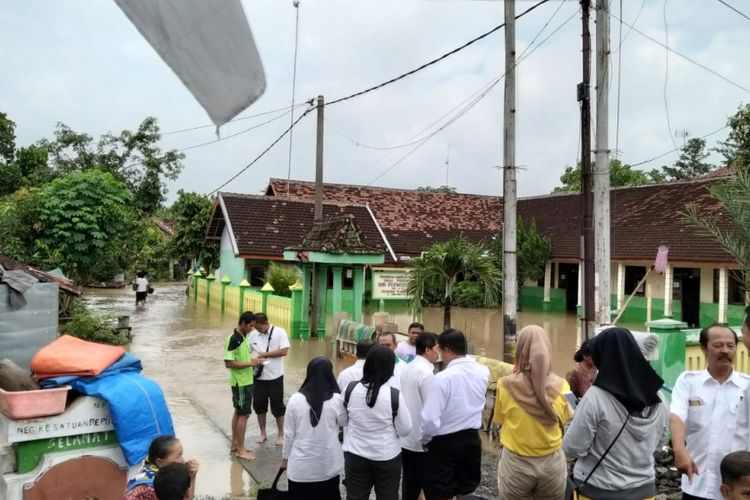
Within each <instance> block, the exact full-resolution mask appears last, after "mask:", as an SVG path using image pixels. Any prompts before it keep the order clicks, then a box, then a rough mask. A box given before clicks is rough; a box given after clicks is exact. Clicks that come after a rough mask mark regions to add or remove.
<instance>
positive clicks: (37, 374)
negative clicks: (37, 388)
mask: <svg viewBox="0 0 750 500" xmlns="http://www.w3.org/2000/svg"><path fill="white" fill-rule="evenodd" d="M123 354H125V349H123V348H122V347H119V346H112V345H104V344H97V343H95V342H87V341H85V340H81V339H79V338H76V337H71V336H70V335H63V336H62V337H60V338H59V339H57V340H55V341H54V342H52V343H51V344H48V345H46V346H45V347H42V348H41V349H40V350H39V352H37V353H36V354H35V355H34V357H33V358H32V360H31V371H32V372H34V378H36V379H37V380H41V379H45V378H51V377H65V376H77V377H94V376H96V375H99V374H100V373H101V372H103V371H104V370H105V369H106V368H107V367H108V366H109V365H111V364H112V363H114V362H115V361H117V360H118V359H120V358H121V357H122V355H123Z"/></svg>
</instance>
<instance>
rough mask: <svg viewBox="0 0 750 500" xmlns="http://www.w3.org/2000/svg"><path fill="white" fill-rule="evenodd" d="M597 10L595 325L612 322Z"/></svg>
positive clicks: (603, 3)
mask: <svg viewBox="0 0 750 500" xmlns="http://www.w3.org/2000/svg"><path fill="white" fill-rule="evenodd" d="M610 1H611V0H597V8H596V168H595V172H596V173H595V175H594V233H595V234H596V259H595V268H596V271H595V273H596V274H595V277H596V298H597V300H596V323H597V325H609V324H610V323H611V322H612V317H611V315H612V313H611V311H610V309H611V305H610V301H611V291H610V290H611V285H610V281H611V269H610V265H611V257H610V255H611V251H610V207H609V4H610Z"/></svg>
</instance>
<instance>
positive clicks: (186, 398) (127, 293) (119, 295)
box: [85, 284, 627, 498]
mask: <svg viewBox="0 0 750 500" xmlns="http://www.w3.org/2000/svg"><path fill="white" fill-rule="evenodd" d="M155 288H156V292H155V293H154V294H153V295H150V296H149V298H148V304H147V306H146V308H145V309H144V310H136V308H135V299H134V293H133V292H132V291H131V290H130V289H119V290H99V289H97V290H93V289H92V290H87V291H86V295H85V298H86V300H87V301H88V303H89V304H90V305H91V306H92V308H93V309H94V310H97V311H100V312H104V313H107V314H111V315H113V316H121V315H127V316H130V325H131V327H132V328H133V335H134V338H133V343H132V344H131V346H130V352H131V353H133V354H134V355H135V356H137V357H139V358H140V359H141V361H142V363H143V368H144V374H145V375H146V376H148V377H151V378H153V379H154V380H156V381H157V382H158V383H159V384H160V385H161V387H162V388H163V390H164V392H165V394H166V397H167V401H168V403H169V406H170V410H171V412H172V417H173V419H174V421H175V427H176V432H177V435H178V437H179V438H180V439H181V440H182V441H183V444H184V448H185V454H186V456H187V457H189V458H195V459H197V460H198V461H199V462H200V464H201V466H200V472H199V474H198V480H197V484H196V495H197V496H201V495H202V496H206V497H209V496H210V497H213V498H254V497H255V491H256V489H257V485H255V483H254V482H253V480H252V479H251V478H250V476H249V475H248V474H247V472H245V470H244V469H243V467H242V466H241V465H240V464H239V463H237V462H236V461H235V460H233V459H232V457H231V456H230V454H229V438H228V436H229V435H230V424H231V419H232V413H233V409H232V403H231V392H230V388H229V384H228V374H227V370H226V369H225V368H224V363H223V361H222V359H223V342H224V339H225V338H226V336H227V335H229V334H230V333H231V332H232V329H233V328H234V326H235V324H236V322H237V318H235V317H234V316H233V315H229V314H226V315H222V314H221V312H219V311H217V310H214V309H211V308H209V307H207V306H206V305H205V304H195V303H193V301H192V300H187V297H186V295H185V286H184V285H182V284H170V285H156V286H155ZM442 314H443V312H442V309H427V310H425V311H424V312H423V322H424V323H425V326H426V328H427V329H428V330H431V331H435V332H439V331H440V330H441V328H440V327H441V325H442V318H443V316H442ZM368 316H369V315H366V317H368ZM412 317H413V316H412V314H411V313H410V312H408V311H406V310H405V311H403V313H398V314H395V315H393V317H392V321H394V322H396V323H397V324H398V325H399V329H400V330H401V331H404V330H405V329H406V328H405V326H404V325H408V323H409V322H411V320H412ZM528 324H538V325H540V326H542V327H543V328H545V329H546V330H547V331H548V332H549V333H550V337H551V339H552V345H553V350H554V356H553V369H554V371H555V372H556V373H558V374H560V375H564V374H565V372H566V371H567V370H568V369H570V368H571V366H572V364H573V361H572V356H573V353H574V351H575V348H576V343H577V322H576V318H575V315H572V314H569V315H568V314H559V313H541V312H533V313H532V312H520V313H519V318H518V325H519V328H521V327H522V326H524V325H528ZM452 325H453V327H454V328H457V329H459V330H462V331H463V332H464V333H465V334H466V335H467V338H468V340H469V342H470V346H471V350H472V352H473V353H474V354H477V355H484V356H489V357H492V358H496V359H502V312H501V311H498V310H466V309H461V308H453V311H452ZM625 326H627V325H625ZM291 344H292V345H291V349H290V351H289V355H288V357H287V358H286V372H285V376H284V382H285V392H286V396H287V398H288V397H289V396H291V394H292V393H294V392H295V391H296V390H297V389H298V388H299V386H300V385H301V384H302V381H303V380H304V376H305V371H306V367H307V363H308V361H309V360H310V359H312V358H313V357H315V356H321V355H325V356H328V357H330V358H331V360H332V361H333V364H334V370H335V371H336V372H337V373H338V371H339V370H341V369H342V368H344V367H345V363H347V362H346V361H342V360H338V359H337V358H336V356H335V355H334V353H333V345H332V343H331V342H330V340H329V341H326V340H324V339H321V340H317V339H313V340H310V341H303V340H292V341H291ZM269 420H270V418H269ZM275 431H276V425H275V422H269V424H268V432H269V439H270V440H272V438H273V437H275ZM257 435H258V427H257V421H256V419H255V416H254V415H253V416H251V418H250V420H249V421H248V430H247V443H248V445H251V446H250V447H251V449H254V450H257V446H258V445H255V443H254V441H255V438H256V437H257ZM265 447H268V448H269V449H270V448H272V445H270V444H267V445H265ZM256 454H257V453H256ZM274 454H280V451H279V450H278V449H276V450H275V451H274ZM279 456H280V455H279ZM251 467H252V465H251ZM270 479H272V477H271V478H270Z"/></svg>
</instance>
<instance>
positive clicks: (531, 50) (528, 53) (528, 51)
mask: <svg viewBox="0 0 750 500" xmlns="http://www.w3.org/2000/svg"><path fill="white" fill-rule="evenodd" d="M558 10H559V9H558ZM578 12H580V9H578V10H576V11H575V12H573V14H572V15H571V16H570V17H568V18H567V19H566V20H565V21H564V22H563V23H562V24H561V25H560V26H558V27H557V28H555V30H554V31H552V32H551V33H550V34H549V35H548V36H547V37H546V38H545V39H544V40H542V41H541V42H539V44H537V45H536V46H535V47H534V48H531V45H529V46H528V47H527V48H526V50H524V52H523V53H522V54H521V56H520V57H519V58H518V60H517V61H516V64H515V65H514V69H515V68H516V67H518V65H519V64H520V63H521V62H522V61H523V60H525V59H526V58H528V57H529V56H531V54H532V53H534V51H535V50H536V49H538V48H539V47H541V46H542V45H544V43H545V42H546V41H547V40H549V39H550V38H552V37H553V36H554V35H555V34H556V33H557V32H558V31H560V30H561V29H562V28H563V27H564V26H565V25H566V24H568V23H569V22H570V21H571V20H572V19H573V18H574V17H575V16H576V15H577V14H578ZM555 13H557V12H555ZM550 21H551V19H550ZM548 24H549V21H548V22H547V24H545V25H544V27H543V28H542V30H544V29H545V28H546V26H547V25H548ZM536 38H538V37H535V39H536ZM505 76H506V73H503V74H502V75H500V76H499V77H497V78H496V79H495V80H494V81H493V82H491V83H490V84H489V85H488V86H486V88H485V89H484V90H483V91H482V92H481V93H480V94H479V95H478V96H477V97H475V98H474V100H473V101H471V102H470V103H469V104H468V105H466V106H465V107H464V108H463V109H462V110H461V111H459V112H458V113H457V114H456V115H455V116H453V117H452V118H451V119H450V120H449V121H447V122H446V123H445V124H443V125H442V126H441V127H440V128H438V129H437V130H435V131H434V132H432V133H430V134H429V135H427V136H426V137H425V138H424V139H423V140H422V141H421V142H420V143H419V144H417V145H416V146H414V148H412V149H411V150H410V151H409V152H408V153H406V154H405V155H404V156H402V157H401V158H399V159H398V160H397V161H396V162H395V163H393V164H391V165H390V166H389V167H388V168H386V169H385V170H383V171H382V172H381V173H380V174H378V175H377V176H376V177H375V178H373V179H372V180H370V182H369V183H368V184H367V185H368V186H369V185H371V184H373V183H374V182H375V181H377V180H378V179H380V178H381V177H383V176H384V175H385V174H387V173H388V172H390V171H391V170H393V169H394V168H395V167H396V166H398V165H399V164H401V162H403V161H404V160H405V159H406V158H408V157H409V156H411V155H412V154H413V153H414V152H416V151H417V150H418V149H419V148H421V147H422V146H423V145H424V144H425V143H427V141H429V140H430V139H432V138H433V137H434V136H435V135H437V134H438V133H440V132H441V131H443V130H445V129H446V128H448V127H449V126H450V125H452V124H453V123H454V122H456V121H457V120H458V119H459V118H461V117H462V116H463V115H465V114H466V113H467V112H468V111H469V110H470V109H471V108H473V107H474V106H475V105H476V104H477V103H479V101H481V100H482V99H484V97H485V96H487V94H489V92H490V91H491V90H492V89H493V88H494V87H495V86H496V85H497V84H498V83H500V82H501V81H502V80H503V78H505Z"/></svg>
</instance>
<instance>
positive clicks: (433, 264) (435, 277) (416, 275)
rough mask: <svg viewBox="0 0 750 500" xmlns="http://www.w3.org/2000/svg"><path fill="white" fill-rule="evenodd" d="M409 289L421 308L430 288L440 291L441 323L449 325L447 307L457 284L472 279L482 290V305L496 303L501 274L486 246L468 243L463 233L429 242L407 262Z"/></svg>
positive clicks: (500, 284) (416, 304)
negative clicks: (416, 256)
mask: <svg viewBox="0 0 750 500" xmlns="http://www.w3.org/2000/svg"><path fill="white" fill-rule="evenodd" d="M409 267H410V268H411V273H410V275H409V276H410V277H409V285H408V291H409V295H411V297H412V301H413V303H414V305H415V306H416V307H417V308H421V307H422V304H423V300H424V298H425V295H426V293H425V292H426V291H427V289H428V288H429V287H436V286H437V287H439V288H440V289H442V291H443V296H442V299H443V311H444V312H443V323H444V326H445V327H446V328H448V327H450V307H451V305H452V302H453V300H454V295H453V294H454V290H455V285H456V283H458V282H460V281H473V282H476V283H477V284H478V286H479V287H480V288H481V290H482V292H481V295H482V304H484V305H485V306H487V307H492V306H494V305H497V303H498V301H499V299H500V293H501V290H502V273H501V271H500V269H499V268H498V267H497V266H496V265H495V262H494V260H493V259H492V257H491V256H490V255H489V250H488V248H487V247H486V246H485V245H482V244H476V243H472V242H470V241H469V240H468V239H467V238H466V237H465V236H458V237H455V238H453V239H452V240H449V241H446V242H442V243H435V244H433V245H430V246H429V247H428V248H427V249H426V250H425V252H424V254H423V255H422V256H421V257H418V258H416V259H412V260H411V261H410V262H409Z"/></svg>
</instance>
